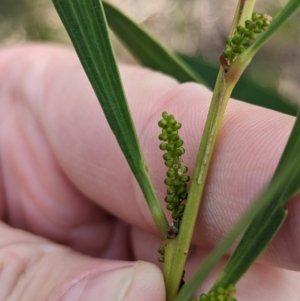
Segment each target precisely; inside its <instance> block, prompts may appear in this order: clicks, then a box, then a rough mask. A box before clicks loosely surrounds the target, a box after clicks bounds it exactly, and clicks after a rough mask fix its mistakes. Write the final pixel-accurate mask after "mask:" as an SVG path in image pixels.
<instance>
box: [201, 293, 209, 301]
mask: <svg viewBox="0 0 300 301" xmlns="http://www.w3.org/2000/svg"><path fill="white" fill-rule="evenodd" d="M200 301H209V297H208V296H207V295H205V294H201V296H200Z"/></svg>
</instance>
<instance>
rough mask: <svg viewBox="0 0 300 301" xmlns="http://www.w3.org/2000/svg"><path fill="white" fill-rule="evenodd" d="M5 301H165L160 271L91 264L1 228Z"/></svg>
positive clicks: (0, 295)
mask: <svg viewBox="0 0 300 301" xmlns="http://www.w3.org/2000/svg"><path fill="white" fill-rule="evenodd" d="M0 236H1V244H0V265H1V275H0V280H1V281H0V300H24V301H27V300H28V301H32V300H51V301H58V300H59V301H76V300H78V301H79V300H85V301H96V300H99V297H100V299H101V300H128V301H138V300H148V301H150V300H151V301H152V300H158V301H163V300H165V292H164V285H163V278H162V275H161V272H160V271H159V269H158V268H157V267H156V266H155V265H153V264H150V263H146V262H125V261H111V260H100V259H92V258H90V257H87V256H83V255H80V254H78V253H75V252H74V251H72V250H71V249H69V248H66V247H63V246H59V245H55V244H53V243H51V242H50V241H47V240H46V239H42V238H40V237H37V236H34V235H31V234H28V233H26V232H24V231H21V230H14V229H11V228H10V227H8V226H6V225H4V224H3V223H1V224H0Z"/></svg>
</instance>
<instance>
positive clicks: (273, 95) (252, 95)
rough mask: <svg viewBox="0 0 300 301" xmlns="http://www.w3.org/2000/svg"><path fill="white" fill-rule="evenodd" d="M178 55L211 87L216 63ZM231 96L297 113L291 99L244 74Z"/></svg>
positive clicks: (273, 108) (214, 77) (216, 72)
mask: <svg viewBox="0 0 300 301" xmlns="http://www.w3.org/2000/svg"><path fill="white" fill-rule="evenodd" d="M180 57H181V58H182V59H183V60H184V61H185V62H186V63H187V64H188V65H189V66H190V67H191V68H193V70H194V71H195V72H196V73H198V74H199V75H200V76H202V77H203V78H204V80H205V81H206V82H207V83H208V87H209V88H210V89H213V87H214V84H215V80H216V77H217V74H218V70H219V66H218V64H216V63H211V62H207V61H206V60H204V59H203V58H201V57H189V56H185V55H180ZM232 97H233V98H235V99H237V100H241V101H244V102H247V103H250V104H253V105H257V106H261V107H264V108H267V109H271V110H274V111H278V112H281V113H284V114H289V115H293V116H296V114H297V106H296V105H293V104H292V102H291V101H289V100H288V99H285V98H284V97H283V96H281V95H280V94H279V93H278V92H276V90H275V89H271V88H266V87H263V86H261V85H260V84H259V83H258V82H256V81H254V80H252V79H250V78H248V77H247V75H244V74H243V75H242V76H241V78H240V80H239V82H238V83H237V85H236V87H235V88H234V90H233V93H232Z"/></svg>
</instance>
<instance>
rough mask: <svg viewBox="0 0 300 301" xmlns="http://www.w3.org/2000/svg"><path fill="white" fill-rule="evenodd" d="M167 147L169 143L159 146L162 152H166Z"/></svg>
mask: <svg viewBox="0 0 300 301" xmlns="http://www.w3.org/2000/svg"><path fill="white" fill-rule="evenodd" d="M167 146H168V143H161V144H160V145H159V148H160V149H161V150H166V149H167Z"/></svg>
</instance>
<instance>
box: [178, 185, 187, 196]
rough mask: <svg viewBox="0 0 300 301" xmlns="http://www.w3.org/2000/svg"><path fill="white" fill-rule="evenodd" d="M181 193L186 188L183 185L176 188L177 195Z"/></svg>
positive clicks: (184, 191)
mask: <svg viewBox="0 0 300 301" xmlns="http://www.w3.org/2000/svg"><path fill="white" fill-rule="evenodd" d="M182 193H186V188H185V187H183V186H181V187H179V188H178V190H177V194H178V195H181V194H182Z"/></svg>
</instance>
